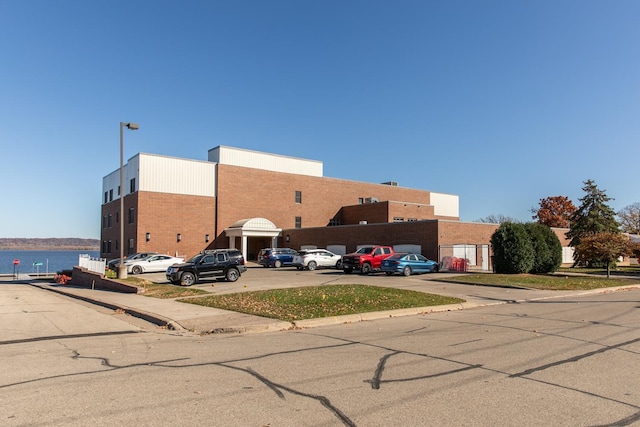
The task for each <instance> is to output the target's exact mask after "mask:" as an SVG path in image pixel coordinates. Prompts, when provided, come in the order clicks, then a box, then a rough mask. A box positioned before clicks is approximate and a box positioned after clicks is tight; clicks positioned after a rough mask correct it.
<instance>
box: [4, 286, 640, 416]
mask: <svg viewBox="0 0 640 427" xmlns="http://www.w3.org/2000/svg"><path fill="white" fill-rule="evenodd" d="M15 287H16V286H15V285H0V316H1V319H2V320H3V322H2V323H3V329H2V330H3V335H2V338H0V351H1V352H2V355H3V356H4V357H3V371H2V372H3V375H2V376H0V401H1V402H2V405H0V423H2V424H3V425H9V426H22V425H33V426H38V425H65V426H67V425H69V426H88V425H105V424H117V425H120V424H125V423H126V424H134V423H135V424H137V425H158V426H160V425H161V426H164V425H167V426H169V425H172V426H173V425H225V426H227V425H234V426H235V425H238V426H246V425H255V426H266V425H270V426H280V425H309V426H334V425H335V426H341V425H342V426H344V425H347V426H388V425H405V426H424V425H434V426H444V425H460V426H465V425H466V426H485V425H486V426H494V425H503V426H522V425H527V426H537V425H539V426H557V425H563V426H598V425H611V426H613V425H617V426H622V425H636V424H638V423H639V421H640V391H639V390H640V377H639V376H638V375H636V373H637V372H638V370H639V369H640V357H639V356H638V355H639V354H640V333H639V330H638V325H639V324H640V311H639V310H638V307H639V306H640V304H639V302H640V301H639V300H640V291H622V292H612V293H606V294H601V295H590V296H586V297H575V298H563V299H553V300H544V301H537V302H531V303H524V304H518V303H512V304H502V305H494V306H487V307H484V308H478V309H474V310H468V311H455V312H447V313H433V314H429V315H422V316H409V317H403V318H393V319H384V320H377V321H371V322H361V323H357V324H346V325H336V326H327V327H321V328H314V329H308V330H296V331H284V332H270V333H267V334H248V335H209V336H195V335H180V334H175V333H173V332H171V331H159V330H146V329H143V328H141V327H139V326H135V325H131V324H129V323H127V322H123V321H122V320H121V319H119V318H116V317H113V316H111V315H109V314H106V313H102V312H99V311H95V310H91V309H88V308H87V307H84V306H80V307H76V305H77V303H76V302H74V301H70V300H68V299H66V298H65V297H62V296H58V295H55V294H52V293H50V292H46V291H44V290H40V289H37V288H33V287H29V286H26V285H23V286H18V289H15ZM216 287H217V285H216ZM29 319H35V320H29ZM71 319H73V321H71ZM7 325H10V326H11V329H10V331H11V332H10V334H9V335H5V332H4V331H5V330H7V329H6V328H7ZM47 325H48V326H47ZM43 326H44V327H48V329H47V330H46V331H43V332H40V331H39V328H40V327H43ZM29 337H33V338H34V339H29Z"/></svg>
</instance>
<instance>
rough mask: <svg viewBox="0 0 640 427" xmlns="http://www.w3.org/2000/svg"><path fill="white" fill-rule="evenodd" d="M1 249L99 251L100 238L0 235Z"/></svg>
mask: <svg viewBox="0 0 640 427" xmlns="http://www.w3.org/2000/svg"><path fill="white" fill-rule="evenodd" d="M0 250H26V251H55V250H87V251H99V250H100V240H98V239H78V238H74V237H69V238H53V237H51V238H44V239H28V238H4V237H0Z"/></svg>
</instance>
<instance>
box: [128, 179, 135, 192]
mask: <svg viewBox="0 0 640 427" xmlns="http://www.w3.org/2000/svg"><path fill="white" fill-rule="evenodd" d="M135 192H136V179H135V178H131V181H129V193H135Z"/></svg>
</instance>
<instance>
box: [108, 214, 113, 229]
mask: <svg viewBox="0 0 640 427" xmlns="http://www.w3.org/2000/svg"><path fill="white" fill-rule="evenodd" d="M112 216H113V215H111V214H109V216H108V217H107V227H109V228H111V226H112V225H111V219H112Z"/></svg>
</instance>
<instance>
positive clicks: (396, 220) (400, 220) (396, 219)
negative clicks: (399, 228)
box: [393, 216, 404, 222]
mask: <svg viewBox="0 0 640 427" xmlns="http://www.w3.org/2000/svg"><path fill="white" fill-rule="evenodd" d="M393 222H404V218H403V217H401V216H394V217H393Z"/></svg>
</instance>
